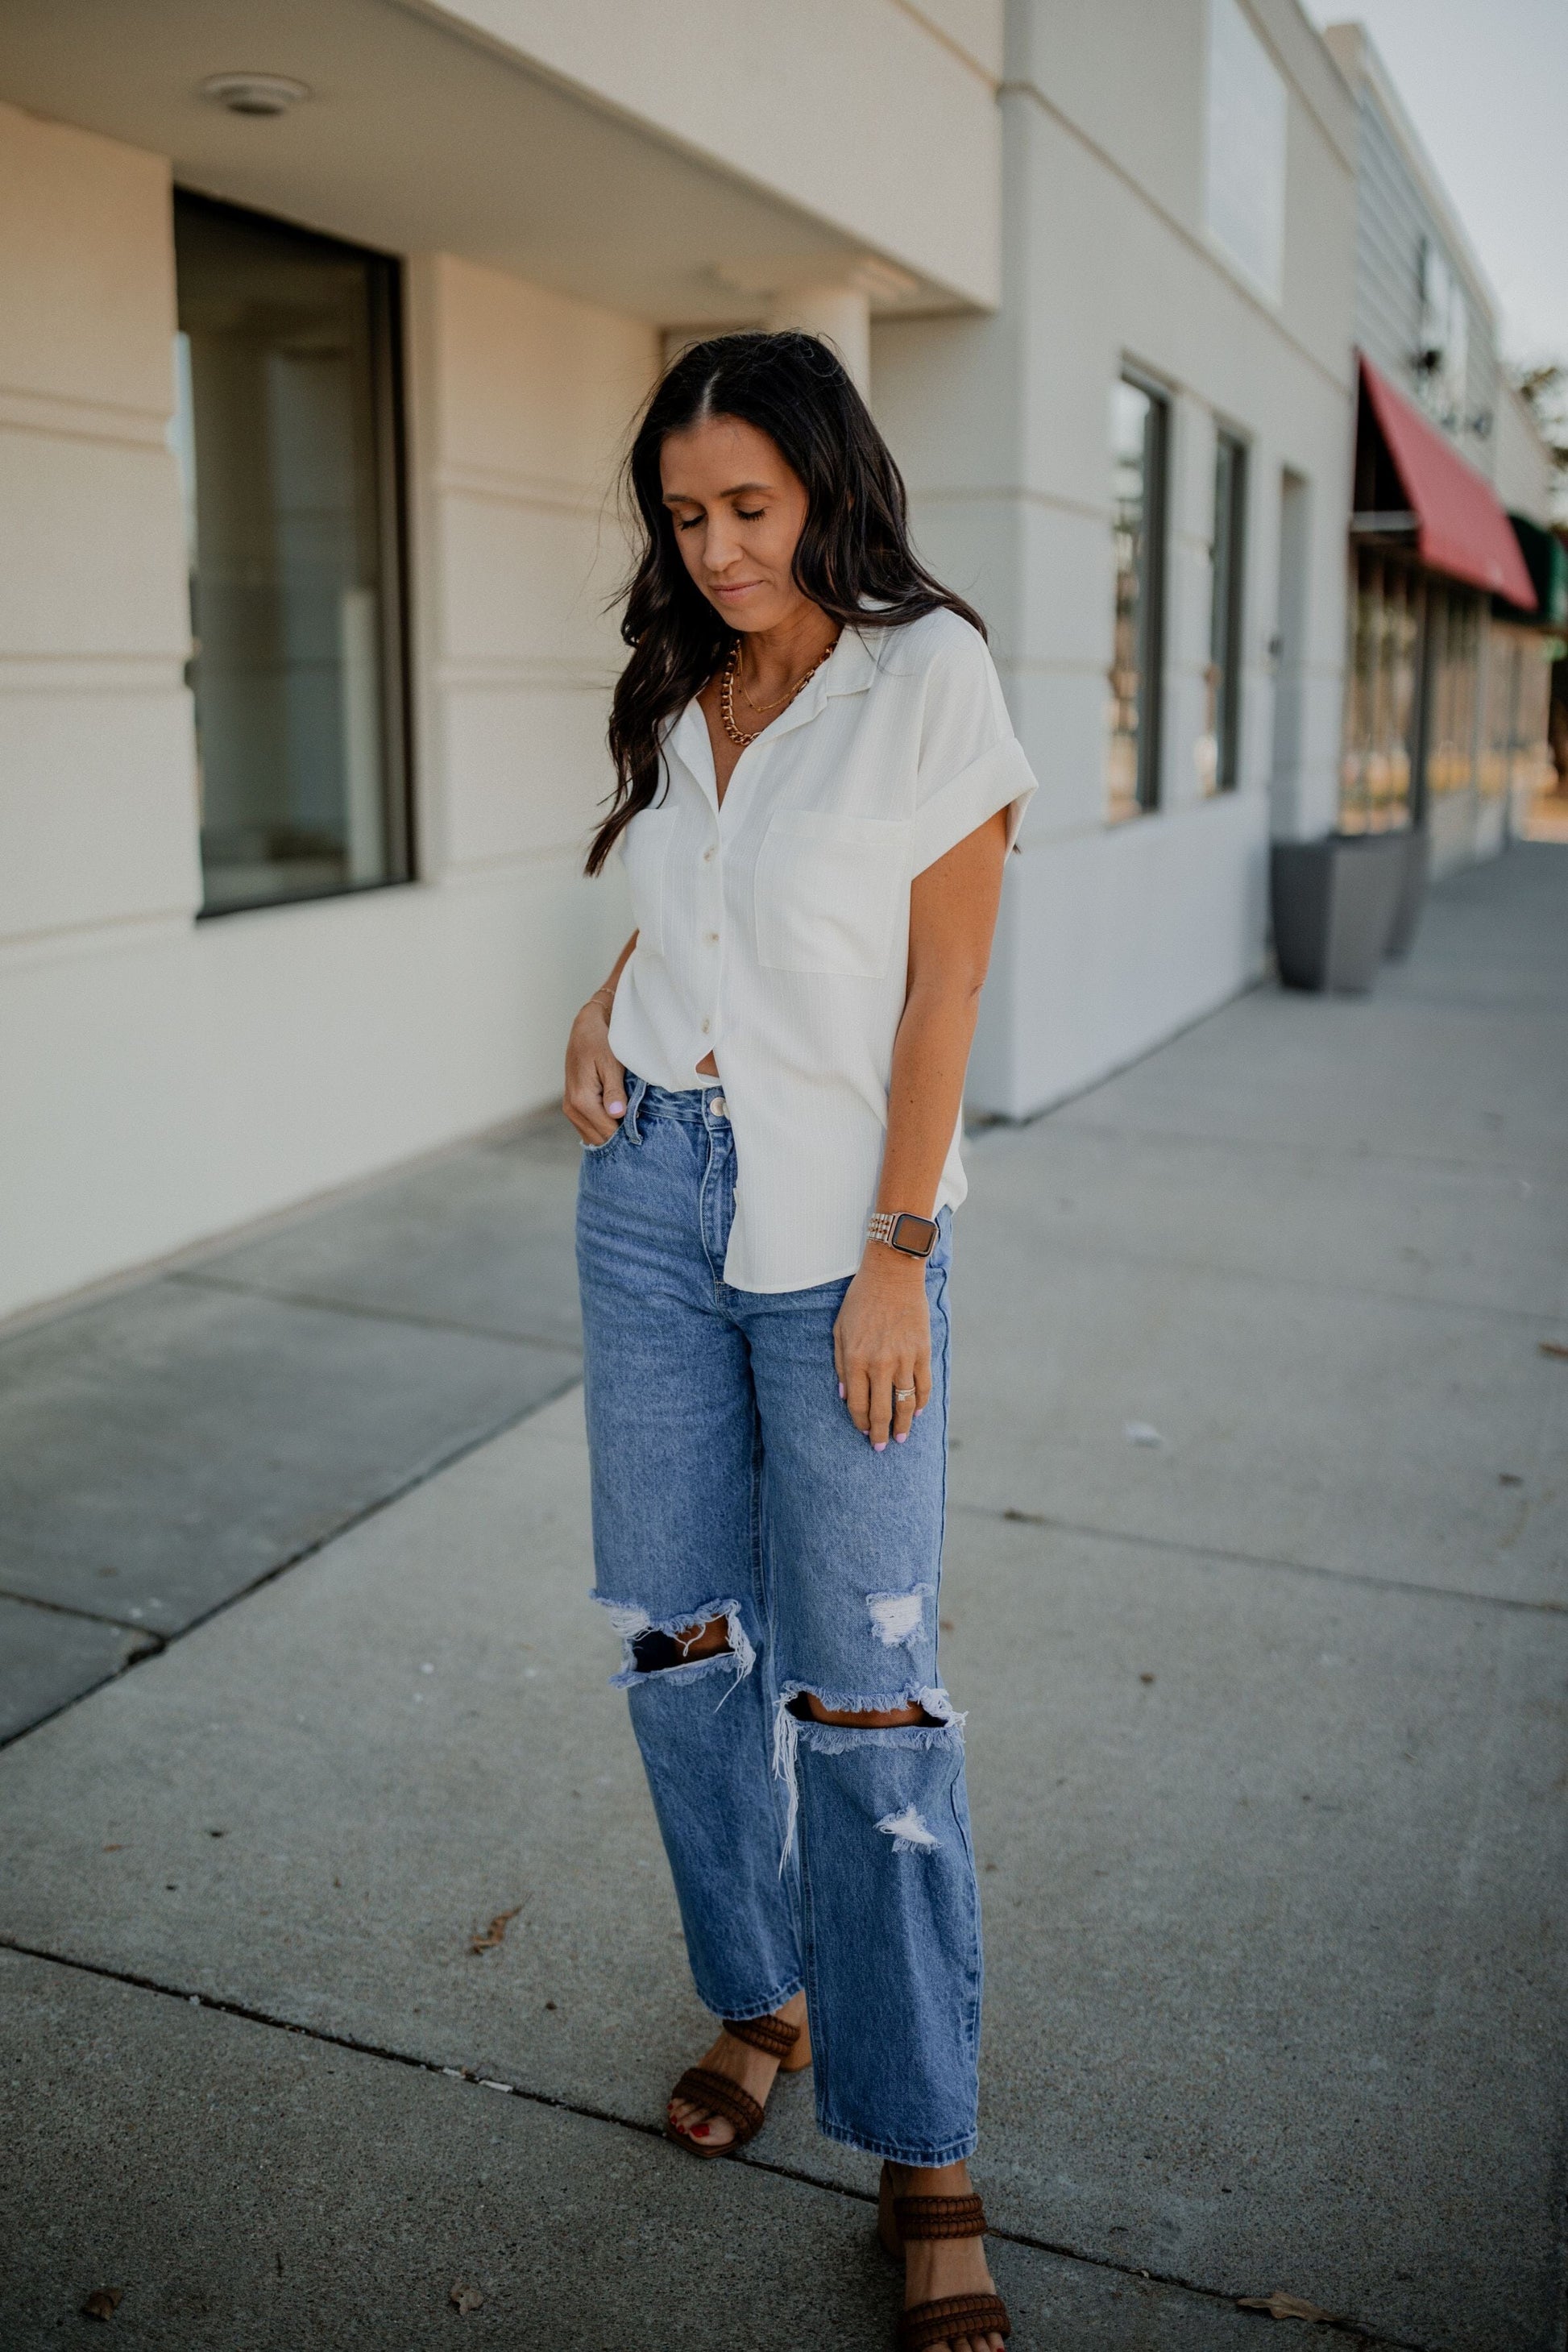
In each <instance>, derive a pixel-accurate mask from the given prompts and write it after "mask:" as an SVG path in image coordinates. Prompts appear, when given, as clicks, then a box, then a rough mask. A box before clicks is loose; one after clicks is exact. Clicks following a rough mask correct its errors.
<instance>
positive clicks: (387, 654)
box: [171, 182, 420, 922]
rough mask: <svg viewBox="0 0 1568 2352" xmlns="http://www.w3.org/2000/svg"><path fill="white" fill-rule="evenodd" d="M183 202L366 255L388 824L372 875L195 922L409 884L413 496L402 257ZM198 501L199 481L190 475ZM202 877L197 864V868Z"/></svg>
mask: <svg viewBox="0 0 1568 2352" xmlns="http://www.w3.org/2000/svg"><path fill="white" fill-rule="evenodd" d="M175 207H179V208H188V209H189V210H191V211H194V212H200V213H205V215H208V216H209V217H211V218H214V219H217V220H224V219H227V220H230V221H234V222H236V223H238V224H241V225H243V226H247V227H254V226H260V227H263V228H265V229H266V230H267V231H268V233H269V234H271V235H273V236H279V237H280V238H285V239H292V240H294V241H295V242H297V243H298V244H299V245H300V246H301V247H309V248H310V249H312V250H314V251H316V252H324V253H328V254H331V255H334V256H336V257H339V258H340V259H346V260H353V261H354V262H357V263H360V264H368V265H370V267H369V268H367V270H366V284H367V289H368V294H369V323H370V340H371V353H372V368H371V385H372V406H373V430H374V437H375V499H376V539H377V553H378V559H379V572H378V579H377V588H378V608H379V609H378V618H379V623H380V627H379V633H378V641H379V651H380V656H381V663H380V671H381V674H380V679H379V685H380V704H381V718H382V745H383V760H384V774H383V793H384V817H385V824H386V849H387V855H386V864H387V868H388V870H387V872H386V873H385V874H384V875H381V876H379V877H376V878H375V879H374V880H372V881H361V882H352V881H344V882H342V883H333V884H329V885H328V886H326V887H321V888H314V889H303V890H297V891H290V892H289V893H287V894H286V895H285V894H278V895H274V896H272V897H263V898H237V899H231V900H228V901H226V903H224V904H223V905H221V906H208V905H205V904H204V905H203V906H202V907H200V908H198V909H197V912H196V920H197V921H198V922H216V921H220V920H222V919H225V918H226V917H227V916H229V915H247V914H258V913H262V912H274V913H276V912H281V911H283V910H285V909H287V908H292V907H313V906H319V905H321V903H322V902H323V901H328V900H336V899H342V898H367V897H370V896H373V895H374V893H375V892H377V891H381V890H402V889H406V888H408V887H410V886H411V885H412V884H414V883H416V882H417V881H418V880H419V878H420V874H419V845H418V835H417V830H416V796H415V765H414V740H415V730H414V681H413V643H414V637H413V621H412V613H411V604H412V595H411V580H412V565H411V553H410V520H409V509H410V505H411V500H410V497H409V490H408V465H407V443H408V424H407V419H408V406H407V394H406V337H405V268H404V262H403V257H402V256H401V255H398V254H395V253H389V252H386V251H384V249H382V248H380V247H374V246H367V245H361V244H358V243H356V242H355V241H353V239H352V238H347V237H340V236H330V235H328V234H327V233H325V232H324V231H321V230H318V229H310V228H305V227H302V226H300V223H299V222H297V221H290V220H285V219H282V218H280V217H279V215H276V214H274V213H268V212H264V211H262V210H261V209H260V208H259V207H258V206H256V205H236V204H230V203H228V202H227V201H226V200H225V199H224V198H222V197H218V196H211V195H208V194H205V192H204V191H203V190H201V189H199V188H189V187H186V186H184V184H181V183H178V182H176V184H175V185H174V191H173V200H172V210H171V224H172V219H173V209H174V208H175ZM197 507H198V513H199V507H200V483H199V478H198V483H197ZM204 887H205V869H204Z"/></svg>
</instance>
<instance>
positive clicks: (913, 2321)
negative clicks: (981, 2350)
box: [895, 2294, 1013, 2352]
mask: <svg viewBox="0 0 1568 2352" xmlns="http://www.w3.org/2000/svg"><path fill="white" fill-rule="evenodd" d="M1012 2333H1013V2323H1012V2321H1011V2320H1010V2319H1009V2318H1008V2316H1007V2306H1006V2305H1005V2303H1004V2302H1003V2300H1002V2298H1001V2296H1000V2295H999V2294H944V2295H942V2297H941V2298H940V2299H939V2300H938V2301H937V2302H935V2303H917V2304H916V2305H914V2306H913V2308H912V2309H911V2310H909V2311H902V2312H900V2314H899V2329H898V2335H897V2337H896V2339H895V2341H896V2342H897V2345H898V2352H931V2347H932V2346H933V2345H937V2344H949V2343H951V2342H952V2338H953V2337H954V2336H1011V2334H1012Z"/></svg>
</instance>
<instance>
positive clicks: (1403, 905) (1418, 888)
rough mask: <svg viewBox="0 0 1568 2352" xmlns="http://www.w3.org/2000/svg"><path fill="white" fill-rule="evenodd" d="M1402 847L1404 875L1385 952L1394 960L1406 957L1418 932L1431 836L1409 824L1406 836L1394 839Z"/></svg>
mask: <svg viewBox="0 0 1568 2352" xmlns="http://www.w3.org/2000/svg"><path fill="white" fill-rule="evenodd" d="M1394 837H1395V839H1396V840H1399V841H1402V842H1403V843H1404V844H1405V872H1404V874H1403V876H1402V877H1401V878H1400V884H1399V898H1398V900H1397V902H1396V904H1395V906H1394V929H1393V930H1392V931H1391V932H1390V934H1389V940H1388V952H1389V954H1390V955H1391V956H1393V957H1394V958H1395V959H1396V960H1402V959H1403V958H1404V957H1405V956H1407V955H1408V954H1409V953H1410V950H1411V948H1412V946H1413V945H1414V944H1415V934H1416V932H1417V931H1418V930H1419V929H1420V928H1421V915H1422V910H1423V908H1425V907H1426V884H1427V881H1428V879H1429V877H1430V876H1431V871H1432V836H1431V835H1430V834H1429V833H1428V832H1427V830H1426V826H1425V825H1424V824H1413V825H1412V826H1411V827H1410V830H1409V832H1408V833H1401V834H1398V835H1395V836H1394Z"/></svg>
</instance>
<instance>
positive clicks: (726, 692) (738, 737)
mask: <svg viewBox="0 0 1568 2352" xmlns="http://www.w3.org/2000/svg"><path fill="white" fill-rule="evenodd" d="M837 643H838V640H837V637H835V638H834V640H833V645H832V646H828V647H827V649H826V652H825V653H822V654H820V655H819V656H817V658H816V661H814V662H813V663H812V665H811V667H810V668H809V669H808V670H807V671H806V672H805V675H804V676H803V677H797V678H796V680H795V684H794V685H793V686H792V687H789V688H786V690H785V691H784V693H783V694H781V695H780V697H779V698H778V700H777V701H776V702H752V698H751V696H750V695H749V694H746V689H745V688H744V687H742V688H741V692H742V694H743V695H745V697H746V700H747V701H748V702H750V703H751V704H752V709H753V710H755V711H758V712H761V711H764V710H782V709H784V704H785V703H786V702H793V701H794V700H795V696H796V695H797V694H798V693H799V692H800V690H801V688H802V687H805V686H809V685H810V684H811V681H812V679H813V678H814V677H816V673H817V671H818V670H819V669H820V668H821V667H822V665H823V663H824V662H825V661H826V659H827V656H828V654H830V653H831V652H832V651H833V646H836V645H837ZM740 667H741V640H740V638H739V637H737V638H736V640H735V642H734V644H733V645H732V646H731V648H730V652H729V656H728V658H727V659H726V661H725V664H724V667H723V669H722V671H721V674H720V678H719V716H720V718H721V719H722V720H723V722H724V732H725V734H726V735H728V737H729V738H730V740H731V743H739V744H740V746H741V748H742V751H743V750H744V749H745V747H746V745H747V744H748V743H754V742H755V741H756V740H757V738H758V736H759V735H760V734H761V733H762V732H763V730H762V728H761V727H753V728H752V730H750V732H749V733H748V731H747V730H746V729H744V728H743V727H738V726H737V725H736V723H735V681H736V678H737V677H738V676H739V674H740Z"/></svg>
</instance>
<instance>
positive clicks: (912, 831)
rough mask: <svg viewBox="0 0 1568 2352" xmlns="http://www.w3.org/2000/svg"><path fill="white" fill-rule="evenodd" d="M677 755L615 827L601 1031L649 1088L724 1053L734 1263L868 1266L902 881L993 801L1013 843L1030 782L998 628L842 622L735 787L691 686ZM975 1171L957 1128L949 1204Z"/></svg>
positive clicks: (785, 1282)
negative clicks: (640, 804) (631, 927)
mask: <svg viewBox="0 0 1568 2352" xmlns="http://www.w3.org/2000/svg"><path fill="white" fill-rule="evenodd" d="M664 765H665V773H666V782H665V788H664V790H663V792H662V793H661V794H660V796H659V798H658V802H657V803H655V805H654V806H653V807H651V808H647V809H644V810H642V811H641V812H640V813H639V814H638V815H637V816H636V817H634V818H633V819H632V822H631V824H629V825H628V826H627V828H626V832H625V834H624V835H622V837H621V838H622V856H623V857H624V860H625V863H626V875H627V878H628V880H629V881H630V884H631V894H632V902H633V908H634V910H635V913H636V918H637V947H636V949H635V950H634V952H633V954H632V956H631V958H630V960H629V961H628V962H627V964H626V968H625V970H624V971H623V972H622V974H621V978H620V984H619V986H618V987H617V989H616V1001H615V1008H614V1012H613V1013H612V1016H611V1021H610V1044H611V1046H612V1048H613V1049H614V1051H615V1052H616V1054H617V1055H619V1057H620V1059H621V1060H622V1061H623V1062H624V1063H625V1064H626V1066H627V1068H628V1069H630V1070H632V1071H633V1072H634V1073H635V1074H636V1075H637V1076H640V1077H643V1078H646V1079H647V1080H648V1081H649V1082H650V1083H651V1084H652V1085H654V1086H658V1087H701V1086H711V1085H713V1084H714V1083H715V1081H714V1080H713V1079H712V1078H711V1077H703V1076H699V1075H698V1070H697V1065H698V1063H699V1062H700V1061H702V1060H703V1059H704V1057H705V1056H706V1055H708V1054H710V1053H711V1054H712V1055H713V1057H714V1060H715V1062H716V1063H717V1065H718V1069H719V1081H718V1082H719V1083H721V1085H722V1087H723V1089H724V1097H725V1102H726V1105H727V1107H728V1110H729V1116H730V1121H731V1128H732V1129H733V1132H734V1138H735V1160H736V1188H735V1217H734V1223H733V1224H732V1226H731V1233H730V1242H729V1249H728V1254H727V1255H726V1257H725V1261H724V1279H725V1281H726V1282H727V1283H729V1284H730V1285H731V1286H732V1287H734V1288H735V1289H738V1290H763V1291H781V1290H804V1289H807V1288H809V1287H811V1286H813V1285H814V1284H816V1283H820V1282H830V1281H833V1280H834V1279H836V1278H837V1277H838V1276H843V1275H848V1274H853V1273H854V1272H855V1270H856V1268H857V1267H858V1265H859V1263H860V1257H861V1252H862V1249H863V1247H864V1244H865V1237H866V1219H867V1216H868V1213H869V1212H870V1210H871V1208H872V1206H873V1205H874V1202H875V1199H876V1192H877V1183H878V1179H879V1173H880V1169H881V1160H882V1145H883V1139H884V1137H885V1134H886V1129H887V1120H888V1084H889V1075H890V1072H891V1068H892V1058H893V1039H894V1036H895V1034H897V1031H898V1026H899V1023H900V1018H901V1016H902V1013H903V1009H904V997H905V992H906V988H907V982H908V971H907V966H908V958H909V930H910V883H911V881H912V880H913V878H914V877H915V876H916V875H917V874H920V873H921V872H923V871H924V869H925V867H927V866H931V865H933V864H934V863H935V861H936V860H937V859H938V858H939V857H941V856H944V855H945V853H946V852H947V851H948V850H950V849H952V847H953V846H954V845H956V844H957V843H958V842H960V841H962V840H963V838H964V837H965V835H968V834H970V833H973V831H974V829H975V827H976V826H977V825H981V824H984V822H985V820H986V818H987V817H989V816H994V814H995V813H996V811H997V810H998V809H1002V808H1005V809H1006V810H1007V811H1008V826H1007V839H1008V844H1009V846H1011V845H1012V843H1013V841H1014V840H1015V839H1016V835H1017V831H1018V826H1019V824H1020V822H1021V820H1022V817H1023V814H1024V810H1025V808H1026V805H1027V803H1028V800H1029V796H1030V794H1031V793H1033V792H1034V790H1035V779H1034V777H1033V776H1032V775H1031V774H1030V772H1029V767H1028V762H1027V761H1026V759H1025V757H1024V754H1023V751H1022V750H1021V749H1020V748H1019V745H1018V742H1017V740H1016V737H1015V735H1014V733H1013V730H1012V726H1011V724H1010V722H1009V720H1008V717H1007V710H1006V705H1005V702H1004V701H1003V698H1002V688H1001V686H1000V683H999V682H998V679H997V677H996V671H995V667H994V664H993V662H992V659H991V656H990V655H989V653H988V652H987V651H986V648H985V645H984V640H983V639H982V638H981V637H980V635H978V634H977V632H976V631H975V630H974V629H973V628H971V626H970V625H969V624H968V622H967V621H962V620H960V619H959V617H958V615H957V614H955V613H950V612H947V611H945V610H944V611H941V612H936V613H931V614H927V615H926V617H925V618H924V619H923V620H920V621H916V622H913V623H911V624H910V625H909V626H908V627H905V628H887V629H876V628H870V627H868V628H865V629H863V630H859V631H855V630H849V629H846V630H845V632H844V633H843V635H841V636H840V638H839V640H838V643H837V646H835V647H834V650H833V652H832V654H831V655H830V656H829V657H828V659H827V660H826V662H825V663H824V665H823V667H821V668H820V669H819V670H818V671H817V673H816V677H814V678H813V679H812V680H811V681H810V683H809V684H808V685H807V686H806V687H805V688H803V690H802V691H801V693H800V694H799V695H797V696H796V698H795V701H794V702H792V703H791V704H790V705H789V706H788V708H787V709H784V710H783V711H781V712H780V714H779V716H778V717H777V718H776V719H774V720H773V723H772V725H771V726H769V727H768V728H766V729H765V730H763V733H762V734H761V735H759V736H758V737H757V739H756V740H755V742H753V743H751V744H749V745H748V746H747V748H746V749H745V751H742V754H741V756H740V758H739V760H737V761H736V762H735V768H734V772H733V774H732V775H731V779H730V783H729V788H728V790H727V791H726V793H725V794H724V801H723V805H722V807H721V806H720V803H719V795H718V790H717V786H716V782H715V778H714V772H713V752H712V746H711V744H710V741H709V738H708V727H707V721H706V720H705V719H704V718H703V715H702V712H701V710H700V708H699V706H698V705H697V703H695V702H691V703H689V704H688V706H687V708H686V709H685V710H684V711H682V713H681V715H680V717H679V719H676V720H675V722H674V723H673V725H672V726H671V727H670V728H669V729H668V732H667V734H666V738H665V743H664ZM964 1191H965V1181H964V1174H963V1162H962V1160H961V1159H960V1156H959V1138H958V1134H957V1132H955V1133H954V1136H953V1139H952V1149H951V1150H949V1152H948V1156H947V1163H946V1165H945V1167H944V1168H943V1170H942V1182H941V1185H940V1187H939V1189H938V1192H937V1206H938V1208H942V1207H943V1206H952V1207H956V1205H957V1204H958V1202H960V1201H962V1200H963V1195H964ZM894 1205H897V1206H904V1205H909V1206H910V1207H915V1208H919V1207H921V1206H922V1205H923V1204H921V1203H920V1202H910V1203H908V1204H905V1203H901V1202H900V1203H895V1204H894Z"/></svg>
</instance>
